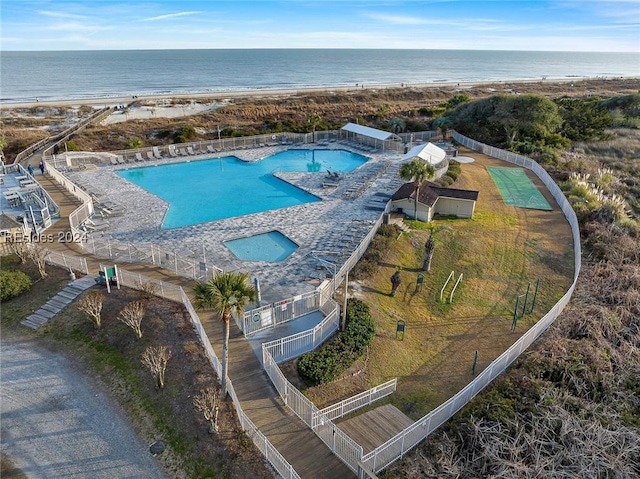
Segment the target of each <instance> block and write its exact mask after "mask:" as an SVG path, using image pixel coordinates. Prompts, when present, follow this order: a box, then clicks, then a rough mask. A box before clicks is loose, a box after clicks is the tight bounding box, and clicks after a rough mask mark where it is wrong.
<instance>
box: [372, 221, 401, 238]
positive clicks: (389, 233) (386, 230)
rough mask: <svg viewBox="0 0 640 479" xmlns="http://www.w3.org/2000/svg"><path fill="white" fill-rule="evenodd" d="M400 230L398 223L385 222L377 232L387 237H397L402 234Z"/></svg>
mask: <svg viewBox="0 0 640 479" xmlns="http://www.w3.org/2000/svg"><path fill="white" fill-rule="evenodd" d="M400 231H401V230H400V228H398V225H390V224H383V225H380V228H378V232H377V234H379V235H380V236H384V237H385V238H393V239H396V238H397V237H398V235H399V234H400Z"/></svg>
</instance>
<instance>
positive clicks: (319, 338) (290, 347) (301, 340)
mask: <svg viewBox="0 0 640 479" xmlns="http://www.w3.org/2000/svg"><path fill="white" fill-rule="evenodd" d="M331 303H333V305H334V307H333V309H332V311H331V312H330V313H329V314H327V316H326V317H325V318H324V319H323V320H322V321H321V322H320V323H318V324H317V325H316V326H315V327H314V328H312V329H308V330H306V331H302V332H300V333H296V334H292V335H291V336H287V337H285V338H279V339H275V340H273V341H270V342H268V343H263V345H262V350H263V351H266V352H267V353H268V354H269V355H270V357H271V358H272V359H273V360H274V362H275V363H276V364H278V363H282V362H284V361H288V360H289V359H292V358H295V357H297V356H300V355H301V354H304V353H306V352H307V351H311V350H313V349H315V348H317V347H318V346H320V345H321V344H322V343H323V342H325V341H326V340H327V339H328V338H329V337H330V336H331V335H332V334H333V333H335V332H336V331H337V330H338V327H339V326H340V315H339V312H340V310H339V308H338V305H337V304H336V303H334V302H333V301H331ZM263 356H264V354H263ZM265 369H266V368H265Z"/></svg>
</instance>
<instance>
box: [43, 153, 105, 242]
mask: <svg viewBox="0 0 640 479" xmlns="http://www.w3.org/2000/svg"><path fill="white" fill-rule="evenodd" d="M44 166H45V169H46V171H47V173H48V174H49V175H50V176H51V177H52V178H53V179H54V180H56V182H58V184H60V185H61V186H63V187H64V188H65V189H66V190H67V191H68V192H69V193H71V194H72V195H73V196H75V197H76V198H77V199H78V201H80V202H81V205H80V206H78V208H76V209H75V210H73V211H72V212H71V214H70V215H69V227H70V228H71V233H72V241H74V242H80V241H81V238H82V237H83V236H84V235H83V232H82V231H81V230H80V225H81V224H82V223H84V222H85V221H86V220H87V218H89V217H90V216H91V215H92V214H93V200H92V199H91V196H90V195H89V194H87V193H86V192H85V191H84V190H83V189H82V188H80V187H79V186H78V185H76V184H75V183H74V182H73V181H71V180H70V179H69V178H67V177H66V176H64V175H63V174H62V173H60V172H59V171H58V170H57V169H56V168H55V167H54V166H53V165H52V164H51V163H49V162H47V161H46V160H45V161H44Z"/></svg>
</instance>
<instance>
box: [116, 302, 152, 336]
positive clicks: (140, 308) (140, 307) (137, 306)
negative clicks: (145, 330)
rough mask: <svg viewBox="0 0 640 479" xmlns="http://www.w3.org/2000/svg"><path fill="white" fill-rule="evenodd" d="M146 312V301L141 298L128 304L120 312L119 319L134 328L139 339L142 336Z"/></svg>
mask: <svg viewBox="0 0 640 479" xmlns="http://www.w3.org/2000/svg"><path fill="white" fill-rule="evenodd" d="M144 313H145V302H144V301H141V300H137V301H133V302H132V303H129V304H127V305H126V306H125V307H124V308H122V309H121V310H120V312H119V313H118V319H119V320H120V321H122V322H123V323H124V324H126V325H127V326H129V327H130V328H131V329H133V332H134V333H136V336H137V337H138V339H140V338H141V337H142V328H141V325H142V318H144Z"/></svg>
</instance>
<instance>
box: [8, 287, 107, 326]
mask: <svg viewBox="0 0 640 479" xmlns="http://www.w3.org/2000/svg"><path fill="white" fill-rule="evenodd" d="M95 284H96V283H95V281H94V280H93V277H92V276H91V275H89V276H84V277H82V278H80V279H76V280H75V281H73V282H71V283H69V284H68V285H66V286H65V287H64V288H62V289H61V290H60V291H59V292H58V294H56V295H55V296H54V297H53V298H51V299H50V300H49V301H47V302H46V303H45V304H43V305H42V306H41V307H40V308H39V309H38V310H37V311H36V312H35V313H33V314H31V315H30V316H29V317H28V318H27V319H25V320H24V321H22V322H21V323H20V324H22V325H23V326H27V327H28V328H31V329H38V328H39V327H40V326H42V325H43V324H45V323H46V322H47V321H49V320H50V319H51V318H53V317H54V316H55V315H56V314H58V313H59V312H60V311H62V310H63V309H64V308H65V307H66V306H67V305H68V304H69V303H71V302H72V301H73V300H75V299H76V298H77V297H78V296H80V294H82V292H83V291H85V290H87V289H89V288H90V287H91V286H93V285H95Z"/></svg>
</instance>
